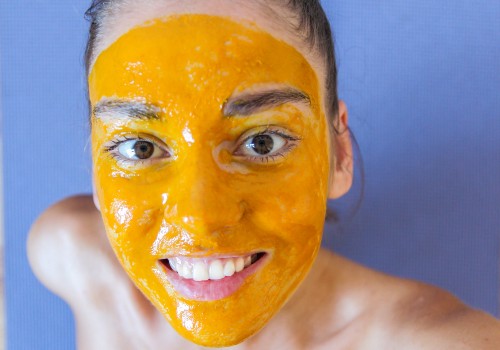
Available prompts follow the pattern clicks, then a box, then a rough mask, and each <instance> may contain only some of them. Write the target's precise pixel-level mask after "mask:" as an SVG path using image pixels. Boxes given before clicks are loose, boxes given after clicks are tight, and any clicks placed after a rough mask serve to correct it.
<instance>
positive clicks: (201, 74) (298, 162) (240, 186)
mask: <svg viewBox="0 0 500 350" xmlns="http://www.w3.org/2000/svg"><path fill="white" fill-rule="evenodd" d="M89 89H90V99H91V103H92V107H93V110H94V115H93V118H92V154H93V162H94V178H95V182H96V191H97V197H98V201H99V204H100V208H101V212H102V216H103V219H104V224H105V227H106V231H107V235H108V237H109V240H110V242H111V244H112V247H113V249H114V251H115V253H116V255H117V257H118V259H119V260H120V262H121V264H122V265H123V267H124V269H125V270H126V271H127V273H128V274H129V276H130V278H131V279H132V280H133V281H134V283H135V284H136V285H137V286H138V287H139V288H140V289H141V290H142V292H143V293H144V294H145V295H146V296H147V297H148V298H149V299H150V300H151V302H152V303H153V304H154V305H155V306H156V307H157V308H158V309H159V310H160V311H161V313H162V314H163V315H164V316H165V317H166V319H167V320H168V321H169V322H170V323H171V325H172V326H173V327H174V328H175V329H176V330H177V331H178V332H179V333H180V334H182V335H183V336H184V337H186V338H187V339H189V340H191V341H193V342H195V343H198V344H201V345H206V346H229V345H232V344H237V343H239V342H241V341H243V340H244V339H246V338H247V337H249V336H251V335H252V334H254V333H255V332H257V331H258V330H259V329H260V328H262V327H263V326H264V325H265V324H266V322H268V321H269V319H270V318H271V317H272V316H273V315H274V314H275V313H276V312H277V311H279V309H280V308H281V307H282V306H283V304H284V303H285V302H286V301H287V299H288V298H289V297H290V296H291V294H292V292H293V291H294V290H295V289H296V288H297V286H298V285H299V283H300V282H301V281H302V280H303V279H304V277H305V275H306V274H307V272H308V271H309V269H310V267H311V264H312V263H313V261H314V258H315V256H316V253H317V251H318V249H319V246H320V242H321V236H322V229H323V222H324V217H325V209H326V199H327V190H328V189H327V187H328V178H329V157H330V156H329V139H328V127H327V119H326V117H325V115H324V114H323V109H322V106H321V103H320V92H319V83H318V80H317V77H316V74H315V71H314V70H313V69H312V68H311V66H310V64H309V63H308V61H307V60H306V59H305V58H304V57H303V56H302V55H301V54H300V53H299V52H298V51H297V50H296V49H295V48H294V47H292V46H290V45H288V44H287V43H285V42H283V41H280V40H278V39H276V38H274V37H273V36H272V35H270V34H269V33H267V32H265V31H262V30H260V29H258V28H257V27H255V26H251V25H243V24H239V23H236V22H233V21H231V20H228V19H225V18H223V17H216V16H208V15H193V14H191V15H179V16H171V17H167V18H161V19H156V20H153V21H150V22H148V23H146V24H144V25H141V26H138V27H135V28H133V29H132V30H130V31H129V32H127V33H126V34H125V35H123V36H121V37H120V38H119V39H118V40H116V41H115V42H114V43H113V44H112V45H110V46H109V47H108V48H107V49H106V50H105V51H103V52H101V53H100V55H99V56H98V57H97V60H96V62H95V64H94V66H93V69H92V71H91V73H90V76H89Z"/></svg>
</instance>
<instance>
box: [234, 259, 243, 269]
mask: <svg viewBox="0 0 500 350" xmlns="http://www.w3.org/2000/svg"><path fill="white" fill-rule="evenodd" d="M244 268H245V260H243V258H238V259H236V263H235V264H234V269H235V270H236V272H240V271H243V269H244Z"/></svg>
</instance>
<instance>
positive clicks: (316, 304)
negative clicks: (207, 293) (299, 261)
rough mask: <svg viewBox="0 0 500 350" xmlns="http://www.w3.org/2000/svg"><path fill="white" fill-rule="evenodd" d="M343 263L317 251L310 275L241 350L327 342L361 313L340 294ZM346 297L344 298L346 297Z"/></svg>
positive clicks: (344, 277) (286, 347)
mask: <svg viewBox="0 0 500 350" xmlns="http://www.w3.org/2000/svg"><path fill="white" fill-rule="evenodd" d="M345 263H346V262H345V260H344V259H342V258H340V257H337V256H335V255H333V254H332V253H330V252H328V251H326V250H321V251H320V253H319V254H318V258H317V259H316V262H315V263H314V265H313V267H312V269H311V272H310V273H309V275H308V276H307V278H306V279H305V280H304V282H303V283H302V285H301V286H300V287H299V289H298V290H297V291H296V293H295V294H294V295H293V296H292V298H291V299H290V300H289V301H288V303H287V304H286V305H285V306H284V307H283V309H282V310H281V311H280V312H279V313H278V314H277V315H276V316H275V317H274V318H273V319H272V320H271V321H270V322H269V324H268V325H267V326H266V327H265V328H264V329H263V330H262V331H261V332H260V333H258V334H257V335H255V336H254V337H252V338H250V339H249V340H247V341H245V342H244V343H243V344H241V348H246V349H248V348H254V347H255V348H258V345H259V344H260V345H262V344H279V345H278V346H277V347H273V348H283V349H293V348H308V347H309V346H310V345H311V344H319V343H323V342H325V341H327V340H331V339H332V338H333V337H335V336H336V335H339V334H340V333H342V331H343V330H344V329H345V328H346V327H347V326H348V325H349V324H350V323H351V322H352V321H353V320H355V319H356V317H357V316H359V314H360V313H361V310H362V305H359V304H356V303H353V302H352V299H351V298H350V297H346V293H345V292H344V291H345V289H346V288H348V287H347V286H346V283H345V282H346V281H347V279H346V278H348V276H346V273H345V272H344V271H343V269H342V268H341V266H345ZM347 295H348V294H347Z"/></svg>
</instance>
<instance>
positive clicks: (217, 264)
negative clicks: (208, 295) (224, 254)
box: [208, 260, 224, 280]
mask: <svg viewBox="0 0 500 350" xmlns="http://www.w3.org/2000/svg"><path fill="white" fill-rule="evenodd" d="M208 276H209V277H210V279H211V280H220V279H223V278H224V268H223V267H222V262H221V261H220V260H215V261H213V262H212V263H211V264H210V269H209V270H208Z"/></svg>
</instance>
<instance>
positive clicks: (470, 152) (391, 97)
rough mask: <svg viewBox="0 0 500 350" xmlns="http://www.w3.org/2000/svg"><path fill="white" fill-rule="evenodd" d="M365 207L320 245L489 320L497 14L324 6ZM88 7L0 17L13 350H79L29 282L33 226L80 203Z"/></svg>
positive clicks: (499, 118)
mask: <svg viewBox="0 0 500 350" xmlns="http://www.w3.org/2000/svg"><path fill="white" fill-rule="evenodd" d="M324 4H325V6H326V10H327V12H328V15H329V16H330V18H331V20H332V24H333V29H334V32H335V34H336V40H337V42H336V47H337V55H338V63H339V70H340V81H339V89H340V95H341V97H342V98H343V99H344V100H345V101H346V102H347V104H348V106H349V108H350V117H351V125H352V128H353V130H354V132H355V134H356V136H357V138H358V141H359V145H360V148H361V151H362V154H363V157H364V166H365V172H366V174H365V180H364V182H365V193H364V201H363V203H362V205H361V208H360V209H359V211H358V212H357V214H356V215H355V216H352V215H351V212H352V207H353V205H352V203H353V202H354V201H355V200H356V199H357V196H358V194H359V192H360V180H359V172H358V173H357V175H358V180H357V185H356V188H355V189H354V190H353V192H352V193H351V194H350V195H349V196H348V197H347V198H345V199H343V200H341V201H339V202H337V203H333V204H332V207H333V208H335V209H337V211H338V212H339V213H340V216H341V218H342V219H343V220H342V221H341V222H340V223H339V224H331V223H329V224H327V226H326V230H325V244H326V245H327V246H328V247H333V249H334V250H337V251H338V252H340V253H342V254H344V255H346V256H348V257H350V258H352V259H355V260H357V261H359V262H362V263H365V264H367V265H369V266H372V267H374V268H377V269H381V270H383V271H386V272H389V273H391V274H396V275H399V276H406V277H411V278H417V279H420V280H423V281H428V282H430V283H433V284H436V285H440V286H442V287H444V288H446V289H448V290H450V291H452V292H453V293H455V294H457V295H458V296H459V297H461V298H462V299H464V300H465V301H466V302H468V303H469V304H471V305H473V306H475V307H478V308H482V309H484V310H487V311H489V312H491V313H495V314H496V313H497V311H498V296H499V289H498V282H499V281H498V276H499V275H500V273H499V272H500V271H499V259H498V258H499V251H498V250H499V248H500V215H499V214H500V213H499V212H500V206H499V205H498V203H499V202H500V179H499V178H498V176H497V174H498V173H500V137H499V136H498V134H500V98H499V91H500V43H499V41H498V33H500V2H498V1H496V0H489V1H482V2H481V5H478V4H477V3H476V4H474V5H472V4H470V2H469V1H466V0H442V1H433V0H419V1H412V2H402V1H397V0H387V1H384V2H376V1H368V0H364V1H362V0H350V1H339V0H325V1H324ZM87 5H88V2H87V1H82V0H79V1H75V0H73V1H48V0H37V1H33V0H30V1H28V0H17V1H1V2H0V16H1V17H0V33H1V48H2V51H1V56H0V60H1V66H0V72H1V74H2V86H1V91H2V95H1V99H2V100H1V104H0V105H1V106H2V113H3V116H4V120H3V132H4V135H3V136H4V164H5V166H4V181H5V226H6V227H5V232H6V257H5V259H6V294H7V326H8V328H7V331H8V333H7V336H8V342H9V349H54V350H56V349H71V348H74V323H73V319H72V315H71V312H70V310H69V309H68V308H67V306H66V305H65V304H64V303H63V302H61V301H60V300H59V299H58V298H57V297H55V296H53V295H52V294H51V293H50V292H48V291H47V290H46V289H45V288H44V287H43V286H41V285H40V284H39V283H38V282H37V280H36V279H35V277H34V276H33V275H32V273H31V271H30V269H29V266H28V263H27V259H26V250H25V245H26V243H25V241H26V235H27V232H28V230H29V227H30V225H31V223H32V222H33V220H34V219H35V218H36V217H37V216H38V215H39V214H40V213H41V212H42V211H43V209H44V208H46V207H47V206H48V205H49V204H51V203H53V202H54V201H56V200H58V199H61V198H63V197H65V196H68V195H71V194H74V193H80V192H89V191H90V162H89V156H88V153H89V152H88V147H87V140H88V125H87V113H86V102H85V78H84V73H83V63H82V58H81V57H82V55H83V51H84V41H85V36H86V33H85V30H86V23H85V22H84V21H83V19H82V16H83V12H84V11H85V8H86V6H87Z"/></svg>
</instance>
